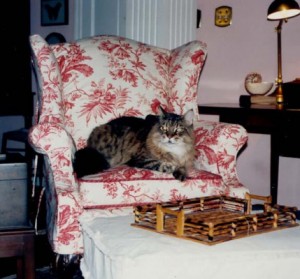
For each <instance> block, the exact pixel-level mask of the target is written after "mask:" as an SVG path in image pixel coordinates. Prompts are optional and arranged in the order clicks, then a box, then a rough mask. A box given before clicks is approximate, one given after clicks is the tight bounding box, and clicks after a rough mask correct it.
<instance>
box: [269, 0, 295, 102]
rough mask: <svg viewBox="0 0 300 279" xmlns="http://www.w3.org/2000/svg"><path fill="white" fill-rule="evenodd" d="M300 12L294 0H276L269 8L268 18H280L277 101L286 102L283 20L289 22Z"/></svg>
mask: <svg viewBox="0 0 300 279" xmlns="http://www.w3.org/2000/svg"><path fill="white" fill-rule="evenodd" d="M299 14H300V9H299V5H298V3H297V2H296V1H294V0H275V1H273V2H272V3H271V5H270V7H269V9H268V16H267V18H268V20H279V24H278V26H277V27H276V29H275V30H276V32H277V61H278V62H277V64H278V75H277V79H276V85H277V87H276V89H275V92H274V93H273V94H275V96H276V102H277V103H278V104H282V103H283V102H284V96H283V89H282V58H281V29H282V24H283V22H287V19H288V18H291V17H295V16H297V15H299Z"/></svg>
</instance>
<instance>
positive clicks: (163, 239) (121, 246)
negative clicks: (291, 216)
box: [81, 215, 300, 279]
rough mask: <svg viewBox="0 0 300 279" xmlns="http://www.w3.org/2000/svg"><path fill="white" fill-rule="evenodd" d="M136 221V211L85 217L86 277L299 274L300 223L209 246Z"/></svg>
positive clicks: (214, 278) (216, 278)
mask: <svg viewBox="0 0 300 279" xmlns="http://www.w3.org/2000/svg"><path fill="white" fill-rule="evenodd" d="M133 222H134V216H133V215H128V216H118V217H97V218H94V219H90V220H88V219H86V220H81V226H82V229H83V237H84V256H83V258H82V260H81V271H82V273H83V276H84V278H85V279H99V278H101V279H140V278H143V279H154V278H155V279H175V278H178V279H182V278H187V279H196V278H197V279H199V278H205V279H226V278H230V279H235V278H236V279H240V278H243V279H253V278H264V279H267V278H272V279H282V278H290V279H292V278H299V263H300V227H299V226H297V227H294V228H288V229H282V230H278V231H274V232H269V233H263V234H259V235H254V236H249V237H245V238H240V239H236V240H232V241H228V242H223V243H220V244H217V245H214V246H208V245H204V244H200V243H196V242H193V241H190V240H185V239H179V238H176V237H171V236H167V235H163V234H159V233H155V232H152V231H148V230H144V229H141V228H137V227H133V226H131V225H130V224H131V223H133Z"/></svg>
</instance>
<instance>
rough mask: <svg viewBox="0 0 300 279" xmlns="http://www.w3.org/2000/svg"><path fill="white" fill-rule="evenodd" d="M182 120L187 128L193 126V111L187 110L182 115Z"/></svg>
mask: <svg viewBox="0 0 300 279" xmlns="http://www.w3.org/2000/svg"><path fill="white" fill-rule="evenodd" d="M183 119H184V121H185V123H186V124H187V125H188V126H191V125H193V121H194V111H193V110H192V109H190V110H188V111H187V112H186V113H185V114H184V116H183Z"/></svg>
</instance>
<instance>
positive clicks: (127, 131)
mask: <svg viewBox="0 0 300 279" xmlns="http://www.w3.org/2000/svg"><path fill="white" fill-rule="evenodd" d="M159 110H160V114H159V115H157V116H156V115H148V116H147V117H146V118H145V119H143V118H139V117H131V116H123V117H119V118H116V119H114V120H112V121H110V122H108V123H106V124H103V125H100V126H98V127H96V128H94V129H93V131H92V132H91V134H90V136H89V138H88V140H87V146H86V147H85V148H83V149H80V150H78V151H76V152H75V156H74V161H73V167H74V172H75V173H76V175H77V177H78V178H81V177H82V176H85V175H88V174H95V173H98V172H100V171H104V170H106V169H109V168H112V167H115V166H119V165H128V166H131V167H137V168H144V169H150V170H155V171H160V172H166V173H172V174H173V176H174V177H175V178H176V179H178V180H180V181H184V180H185V179H186V177H187V172H188V169H189V168H191V167H192V166H193V162H194V156H195V146H194V143H195V138H194V131H193V118H194V112H193V110H189V111H187V112H186V113H185V114H184V115H182V116H181V115H178V114H174V113H168V112H166V111H165V110H164V109H163V108H162V107H160V108H159Z"/></svg>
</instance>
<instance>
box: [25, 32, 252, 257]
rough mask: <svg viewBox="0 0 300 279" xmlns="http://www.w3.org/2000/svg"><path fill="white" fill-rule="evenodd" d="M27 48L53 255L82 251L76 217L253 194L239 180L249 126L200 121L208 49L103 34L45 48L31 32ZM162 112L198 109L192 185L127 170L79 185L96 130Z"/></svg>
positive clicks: (33, 134)
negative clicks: (80, 162) (78, 155)
mask: <svg viewBox="0 0 300 279" xmlns="http://www.w3.org/2000/svg"><path fill="white" fill-rule="evenodd" d="M30 44H31V48H32V56H33V61H34V65H35V72H36V74H37V80H38V87H39V91H40V92H39V99H38V104H37V108H38V109H37V115H36V117H37V118H38V123H37V124H36V125H34V126H33V127H32V128H31V130H30V132H29V142H30V144H31V145H32V147H33V148H34V149H35V151H36V152H38V153H41V154H43V155H44V162H45V169H46V174H45V175H46V185H45V187H46V189H45V190H46V205H47V220H48V221H47V224H48V228H47V233H48V238H49V241H50V244H51V245H52V249H53V251H54V252H55V253H57V254H59V255H66V254H67V255H74V254H77V255H80V254H82V253H83V249H84V247H83V240H82V233H81V227H80V222H79V219H80V220H84V219H85V218H94V217H95V216H107V217H109V216H114V215H120V214H132V206H133V205H137V204H143V203H155V202H159V201H167V200H180V199H186V198H193V197H200V196H208V195H215V194H226V195H230V196H236V197H242V198H244V196H245V193H246V192H248V189H247V188H246V187H244V186H243V184H242V183H241V182H240V181H239V178H238V175H237V171H236V157H237V154H238V151H239V150H240V149H241V148H242V146H243V145H244V144H245V143H246V141H247V133H246V131H245V129H244V128H243V127H241V126H239V125H234V124H226V123H218V122H210V121H203V120H201V119H200V116H199V114H198V108H197V102H196V99H197V87H198V82H199V77H200V73H201V70H202V68H203V66H204V62H205V60H206V54H207V49H206V44H205V43H203V42H200V41H192V42H189V43H187V44H185V45H183V46H181V47H178V48H176V49H174V50H166V49H162V48H158V47H155V46H151V45H147V44H143V43H140V42H136V41H134V40H130V39H126V38H122V37H117V36H106V35H105V36H104V35H101V36H93V37H89V38H84V39H81V40H78V41H75V42H72V43H60V44H54V45H48V44H47V42H46V41H45V40H44V39H43V38H42V37H41V36H39V35H32V36H31V37H30ZM159 105H162V106H163V107H165V108H166V109H167V110H168V111H171V112H175V113H178V114H183V113H184V112H186V111H187V110H189V109H191V108H192V109H193V110H194V112H195V115H196V116H195V121H194V122H195V124H194V129H195V133H196V149H197V156H196V159H195V169H194V170H192V171H191V173H190V174H189V177H188V179H187V180H186V181H184V182H180V181H178V180H175V179H174V177H173V176H172V175H171V174H165V173H159V172H155V171H150V170H142V169H135V168H130V167H127V166H122V167H117V168H114V169H110V170H108V171H105V172H103V173H99V174H96V175H91V176H86V177H83V178H81V179H77V178H76V176H75V174H74V172H73V167H72V159H73V155H74V152H75V151H76V150H77V149H79V148H82V147H84V146H85V144H86V139H87V138H88V136H89V133H90V132H91V131H92V129H93V128H94V127H95V126H97V125H99V124H101V123H105V122H107V121H109V120H111V119H113V118H116V117H119V116H122V115H130V116H139V117H145V116H146V115H148V114H157V113H158V110H157V109H158V106H159ZM87 163H88V162H87Z"/></svg>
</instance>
